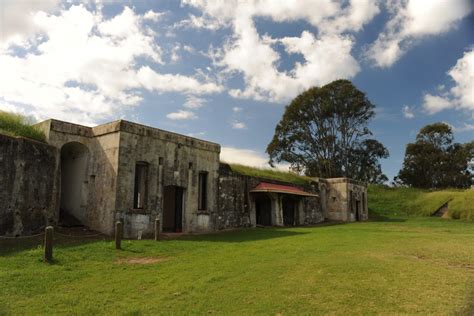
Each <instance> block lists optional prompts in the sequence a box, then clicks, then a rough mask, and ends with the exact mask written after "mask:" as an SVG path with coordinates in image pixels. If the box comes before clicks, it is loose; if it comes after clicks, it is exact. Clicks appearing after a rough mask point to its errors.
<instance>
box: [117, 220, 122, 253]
mask: <svg viewBox="0 0 474 316" xmlns="http://www.w3.org/2000/svg"><path fill="white" fill-rule="evenodd" d="M122 237H123V223H122V222H121V221H118V222H116V223H115V249H122V247H121V242H122Z"/></svg>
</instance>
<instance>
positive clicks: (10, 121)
mask: <svg viewBox="0 0 474 316" xmlns="http://www.w3.org/2000/svg"><path fill="white" fill-rule="evenodd" d="M31 123H32V122H30V121H29V120H28V119H27V118H26V117H24V116H22V115H20V114H13V113H9V112H3V111H0V133H2V134H6V135H9V136H22V137H27V138H31V139H34V140H37V141H41V142H45V141H46V136H45V135H44V133H43V132H42V131H40V130H38V129H37V128H35V127H34V126H32V125H31Z"/></svg>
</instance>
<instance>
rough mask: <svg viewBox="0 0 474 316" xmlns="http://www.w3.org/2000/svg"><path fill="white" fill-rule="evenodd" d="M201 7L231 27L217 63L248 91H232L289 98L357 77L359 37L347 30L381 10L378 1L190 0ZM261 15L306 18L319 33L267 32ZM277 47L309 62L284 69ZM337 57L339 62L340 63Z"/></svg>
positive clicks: (282, 99) (247, 95)
mask: <svg viewBox="0 0 474 316" xmlns="http://www.w3.org/2000/svg"><path fill="white" fill-rule="evenodd" d="M185 3H188V4H189V5H192V6H195V7H197V8H199V9H200V10H201V11H202V12H203V17H204V18H206V19H211V20H213V21H214V22H215V23H216V24H218V25H221V26H228V25H230V26H231V27H232V30H233V37H232V39H231V40H230V41H229V42H228V43H227V44H226V45H225V46H224V48H223V49H222V50H221V51H219V52H218V54H215V55H213V57H214V58H215V61H216V64H217V65H218V66H220V67H222V68H223V69H224V70H225V71H227V72H228V73H241V74H242V75H243V77H244V80H245V88H244V89H231V90H230V91H229V94H230V95H231V96H233V97H236V98H252V99H255V100H265V101H274V102H285V101H287V100H289V99H291V98H293V97H295V96H296V94H298V93H299V92H301V91H303V90H304V89H307V88H309V87H311V86H314V85H324V84H326V83H328V82H330V81H332V80H335V79H339V78H351V77H353V76H355V75H356V74H357V72H358V71H359V69H360V68H359V65H358V63H357V61H356V60H355V59H354V58H353V56H352V55H351V50H352V47H353V46H354V41H355V40H354V38H353V37H352V36H350V35H347V34H345V33H347V32H355V31H358V30H360V29H361V28H362V27H363V26H364V25H365V24H366V23H367V22H369V21H370V20H371V19H372V18H373V17H374V16H375V15H376V14H377V13H378V12H379V8H378V5H377V3H378V2H377V1H375V0H374V1H371V0H353V1H350V2H349V3H348V4H341V3H340V2H339V1H331V0H323V1H311V0H300V1H273V0H267V1H250V0H249V1H238V0H236V1H205V0H202V1H199V0H197V1H185ZM256 17H264V18H269V19H271V20H273V21H275V22H290V21H296V20H306V21H308V22H309V23H311V24H312V25H313V26H315V27H316V28H317V30H318V33H317V34H318V35H317V36H316V35H315V34H313V33H311V32H309V31H304V32H303V33H302V34H301V35H300V36H299V37H285V38H271V37H270V36H269V35H264V36H261V35H260V34H259V33H258V31H257V29H256V27H255V23H254V19H255V18H256ZM276 45H283V46H284V48H285V50H286V52H287V53H288V54H299V55H302V56H303V58H304V62H302V63H297V64H296V65H295V67H294V68H293V69H292V70H291V71H279V70H278V68H277V66H278V64H279V62H280V61H281V56H280V54H279V53H278V51H277V50H276V48H275V46H276ZM334 60H337V62H334Z"/></svg>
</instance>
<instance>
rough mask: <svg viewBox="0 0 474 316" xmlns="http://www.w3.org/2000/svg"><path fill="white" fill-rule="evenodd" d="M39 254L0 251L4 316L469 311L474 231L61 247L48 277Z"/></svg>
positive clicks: (444, 228)
mask: <svg viewBox="0 0 474 316" xmlns="http://www.w3.org/2000/svg"><path fill="white" fill-rule="evenodd" d="M71 240H72V241H71ZM39 242H40V240H39V239H36V240H28V239H24V240H14V241H8V242H5V241H1V242H0V284H1V286H0V314H2V313H3V314H29V315H33V314H34V315H36V314H64V313H67V314H82V315H92V314H128V315H140V314H158V313H163V314H216V315H222V314H240V315H246V314H266V315H275V314H321V313H331V314H339V315H346V314H378V313H384V314H385V313H391V314H395V313H396V314H398V313H403V314H405V313H408V314H415V313H421V314H429V313H431V314H436V315H439V314H453V313H460V314H466V315H467V314H469V313H470V312H473V311H474V306H473V302H474V224H472V223H469V222H464V221H455V220H443V219H439V218H410V219H407V220H405V219H391V220H388V221H385V222H364V223H352V224H343V225H333V226H319V227H306V228H303V227H301V228H265V229H253V230H246V231H239V232H227V233H221V234H214V235H202V236H194V237H187V238H185V239H179V240H170V241H161V242H154V241H151V240H141V241H124V243H123V247H124V250H115V249H114V244H113V242H112V241H111V240H97V239H95V240H90V241H88V242H85V241H82V242H80V241H74V240H73V239H63V237H58V239H57V240H56V245H57V247H56V248H55V253H54V254H55V258H56V263H55V264H52V265H48V264H45V263H43V262H41V256H42V250H41V248H39V247H38V243H39ZM137 258H148V259H150V258H154V259H160V260H159V261H158V262H155V263H151V264H141V263H143V262H141V263H132V262H134V261H133V259H137Z"/></svg>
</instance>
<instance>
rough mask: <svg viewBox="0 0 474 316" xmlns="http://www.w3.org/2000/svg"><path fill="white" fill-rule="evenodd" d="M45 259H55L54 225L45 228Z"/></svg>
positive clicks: (46, 260) (48, 260)
mask: <svg viewBox="0 0 474 316" xmlns="http://www.w3.org/2000/svg"><path fill="white" fill-rule="evenodd" d="M44 261H45V262H49V263H51V262H52V261H53V227H52V226H47V227H46V228H45V229H44Z"/></svg>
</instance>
